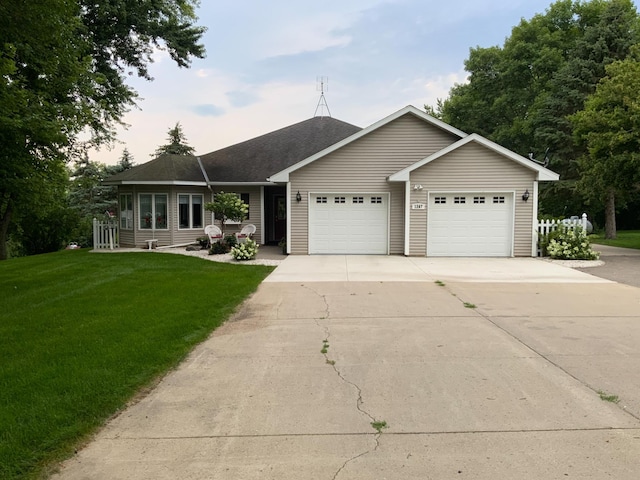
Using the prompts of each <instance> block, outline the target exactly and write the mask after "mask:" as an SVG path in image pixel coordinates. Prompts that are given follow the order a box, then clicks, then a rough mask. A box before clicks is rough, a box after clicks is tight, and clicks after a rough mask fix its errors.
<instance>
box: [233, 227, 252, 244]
mask: <svg viewBox="0 0 640 480" xmlns="http://www.w3.org/2000/svg"><path fill="white" fill-rule="evenodd" d="M254 233H256V226H255V225H253V224H251V223H250V224H249V225H245V226H244V227H242V230H240V231H239V232H238V233H236V240H238V243H244V242H246V241H247V238H251V237H252V236H253V234H254Z"/></svg>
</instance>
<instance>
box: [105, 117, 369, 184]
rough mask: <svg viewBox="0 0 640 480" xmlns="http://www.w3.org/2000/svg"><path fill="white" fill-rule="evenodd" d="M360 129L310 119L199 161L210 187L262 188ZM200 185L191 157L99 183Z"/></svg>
mask: <svg viewBox="0 0 640 480" xmlns="http://www.w3.org/2000/svg"><path fill="white" fill-rule="evenodd" d="M360 130H361V128H360V127H356V126H355V125H351V124H349V123H346V122H343V121H341V120H336V119H335V118H331V117H314V118H311V119H309V120H305V121H303V122H300V123H296V124H294V125H290V126H288V127H284V128H281V129H279V130H276V131H274V132H271V133H267V134H265V135H261V136H259V137H256V138H252V139H251V140H247V141H245V142H241V143H237V144H235V145H231V146H230V147H226V148H223V149H221V150H216V151H215V152H211V153H207V154H205V155H201V156H200V159H201V161H202V164H203V166H204V168H205V170H206V172H207V176H208V178H209V181H210V182H212V183H216V182H224V183H227V182H236V183H245V182H251V183H266V182H267V178H268V177H270V176H271V175H273V174H274V173H277V172H279V171H281V170H284V169H285V168H287V167H290V166H291V165H293V164H295V163H297V162H299V161H301V160H304V159H305V158H307V157H310V156H311V155H314V154H316V153H318V152H320V151H322V150H324V149H325V148H327V147H329V146H331V145H333V144H334V143H337V142H339V141H341V140H344V139H345V138H347V137H349V136H351V135H353V134H354V133H356V132H358V131H360ZM122 182H126V183H136V182H152V183H168V182H172V183H181V182H189V183H191V182H203V183H204V182H205V178H204V176H203V174H202V170H201V169H200V166H199V165H198V159H197V158H196V157H194V156H192V155H171V154H163V155H161V156H159V157H158V158H155V159H154V160H151V161H150V162H147V163H143V164H141V165H137V166H135V167H133V168H131V169H129V170H126V171H124V172H121V173H118V174H116V175H113V176H111V177H109V178H107V179H106V180H105V181H104V183H105V184H108V185H109V184H112V185H117V184H121V183H122Z"/></svg>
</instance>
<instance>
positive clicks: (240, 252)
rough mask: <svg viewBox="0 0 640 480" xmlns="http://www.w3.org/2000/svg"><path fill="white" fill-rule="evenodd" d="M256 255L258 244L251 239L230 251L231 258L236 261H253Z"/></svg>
mask: <svg viewBox="0 0 640 480" xmlns="http://www.w3.org/2000/svg"><path fill="white" fill-rule="evenodd" d="M257 254H258V244H257V243H256V242H254V241H253V240H251V239H247V241H246V242H245V243H241V244H239V245H237V246H235V247H233V248H232V249H231V256H232V257H233V258H234V259H236V260H238V261H244V260H253V259H254V258H256V255H257Z"/></svg>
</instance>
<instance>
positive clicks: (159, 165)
mask: <svg viewBox="0 0 640 480" xmlns="http://www.w3.org/2000/svg"><path fill="white" fill-rule="evenodd" d="M122 182H126V183H136V182H157V183H168V182H176V183H180V182H189V183H191V182H202V183H203V184H204V182H205V179H204V175H203V174H202V170H201V169H200V166H199V165H198V159H197V158H196V157H194V156H193V155H174V154H168V153H165V154H162V155H160V156H159V157H157V158H155V159H153V160H151V161H150V162H147V163H143V164H141V165H136V166H135V167H133V168H131V169H129V170H125V171H124V172H120V173H116V174H115V175H112V176H110V177H108V178H106V179H105V181H104V183H105V184H107V185H109V184H120V183H122Z"/></svg>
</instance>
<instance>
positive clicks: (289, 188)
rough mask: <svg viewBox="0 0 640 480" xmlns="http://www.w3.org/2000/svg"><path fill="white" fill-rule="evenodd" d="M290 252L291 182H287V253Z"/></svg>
mask: <svg viewBox="0 0 640 480" xmlns="http://www.w3.org/2000/svg"><path fill="white" fill-rule="evenodd" d="M307 217H308V216H307ZM307 251H308V250H307ZM290 253H291V182H287V254H290Z"/></svg>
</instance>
